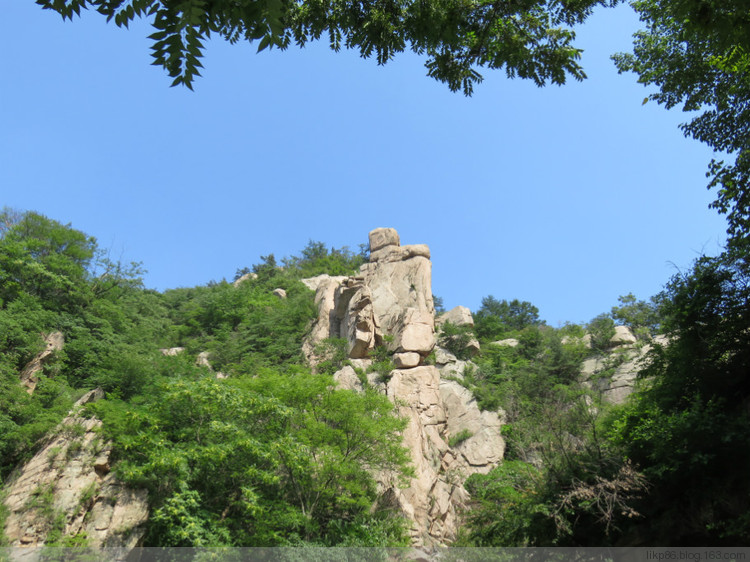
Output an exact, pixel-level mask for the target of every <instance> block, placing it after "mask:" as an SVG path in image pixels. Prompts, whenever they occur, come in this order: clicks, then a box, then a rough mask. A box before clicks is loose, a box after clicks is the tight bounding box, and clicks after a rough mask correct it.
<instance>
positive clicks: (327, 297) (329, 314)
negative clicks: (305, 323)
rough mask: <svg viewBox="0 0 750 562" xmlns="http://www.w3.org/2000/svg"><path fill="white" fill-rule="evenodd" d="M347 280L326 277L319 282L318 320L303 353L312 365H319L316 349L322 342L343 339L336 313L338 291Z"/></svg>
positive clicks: (317, 297) (316, 293)
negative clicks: (334, 338)
mask: <svg viewBox="0 0 750 562" xmlns="http://www.w3.org/2000/svg"><path fill="white" fill-rule="evenodd" d="M319 277H322V276H319ZM313 279H314V278H313ZM347 279H348V277H346V276H343V275H340V276H337V277H331V276H328V275H326V276H325V277H324V278H323V279H319V280H318V281H317V288H316V289H315V305H316V306H317V308H318V318H317V319H316V320H315V322H314V323H313V326H312V329H311V332H310V335H309V336H308V337H307V338H306V339H305V341H304V342H303V344H302V352H303V353H304V355H305V358H306V359H307V361H308V362H309V363H310V364H311V365H315V364H316V363H317V357H316V356H315V347H316V346H317V345H318V344H319V343H320V342H322V341H323V340H325V339H327V338H331V337H337V338H338V337H341V336H340V334H339V326H338V323H337V322H336V319H335V313H334V309H335V298H336V290H337V289H338V288H339V287H340V286H341V284H342V283H343V282H344V281H346V280H347Z"/></svg>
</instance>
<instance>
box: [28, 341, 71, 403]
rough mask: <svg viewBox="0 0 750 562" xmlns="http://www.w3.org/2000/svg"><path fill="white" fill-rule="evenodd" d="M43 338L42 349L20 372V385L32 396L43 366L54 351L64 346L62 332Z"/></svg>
mask: <svg viewBox="0 0 750 562" xmlns="http://www.w3.org/2000/svg"><path fill="white" fill-rule="evenodd" d="M42 337H43V338H44V349H43V350H42V351H41V352H39V353H38V354H37V355H36V357H34V358H33V359H32V360H31V361H29V363H28V364H27V365H26V366H25V367H24V368H23V370H22V371H21V377H20V378H21V384H23V385H24V386H25V387H26V392H28V393H29V394H32V393H33V392H34V390H35V389H36V385H37V383H38V382H39V373H40V372H41V371H42V369H43V368H44V365H45V364H46V363H47V362H48V361H49V360H50V359H51V358H52V356H53V355H54V354H55V352H56V351H60V350H61V349H62V348H63V346H64V345H65V337H64V336H63V334H62V332H51V333H50V334H48V335H44V334H42Z"/></svg>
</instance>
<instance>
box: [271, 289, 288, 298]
mask: <svg viewBox="0 0 750 562" xmlns="http://www.w3.org/2000/svg"><path fill="white" fill-rule="evenodd" d="M273 294H274V296H276V297H279V298H280V299H285V298H286V291H285V290H284V289H274V290H273Z"/></svg>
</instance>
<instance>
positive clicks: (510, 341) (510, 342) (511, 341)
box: [492, 338, 520, 347]
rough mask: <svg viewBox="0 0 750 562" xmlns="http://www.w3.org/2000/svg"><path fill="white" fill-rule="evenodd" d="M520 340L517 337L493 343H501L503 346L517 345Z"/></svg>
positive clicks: (493, 343)
mask: <svg viewBox="0 0 750 562" xmlns="http://www.w3.org/2000/svg"><path fill="white" fill-rule="evenodd" d="M519 343H520V342H519V341H518V340H517V339H516V338H508V339H505V340H499V341H493V342H492V345H499V346H502V347H516V346H517V345H518V344H519Z"/></svg>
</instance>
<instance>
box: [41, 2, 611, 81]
mask: <svg viewBox="0 0 750 562" xmlns="http://www.w3.org/2000/svg"><path fill="white" fill-rule="evenodd" d="M37 3H38V4H39V5H41V6H42V7H43V8H45V9H51V10H55V11H56V12H58V13H59V14H60V15H61V16H62V17H63V19H66V18H72V17H73V14H76V15H79V14H80V11H81V9H82V8H84V9H85V8H88V7H91V8H94V9H95V10H96V11H97V12H99V13H100V14H102V15H103V16H105V17H106V18H107V21H109V20H112V19H114V21H115V24H116V25H117V26H122V27H127V26H128V25H129V23H130V22H131V21H133V20H134V19H135V18H136V17H139V18H147V19H150V20H151V25H152V27H153V28H154V33H152V34H151V35H150V36H149V39H151V40H152V46H151V50H152V57H153V58H154V64H156V65H159V66H162V67H164V69H165V70H166V71H167V72H168V74H169V76H170V77H172V78H173V79H174V80H173V82H172V85H173V86H174V85H177V84H183V85H185V86H187V87H188V88H191V89H192V84H193V80H194V78H195V77H196V76H200V72H199V69H200V68H201V67H202V64H201V62H200V59H201V57H202V54H203V48H204V47H203V42H204V41H205V40H206V39H207V38H208V37H209V36H210V35H211V34H214V35H217V36H220V37H223V38H224V39H226V40H228V41H229V42H231V43H236V42H237V41H239V40H241V39H244V40H246V41H248V42H250V43H255V44H257V45H258V51H262V50H264V49H266V48H273V47H278V48H280V49H286V48H288V47H289V46H290V45H291V44H292V43H294V44H296V45H299V46H304V45H305V44H307V43H308V42H309V41H314V40H319V39H321V37H324V36H325V37H326V38H327V40H328V41H329V43H330V46H331V48H332V49H333V50H334V51H338V50H339V49H341V47H345V48H347V49H356V50H357V51H358V52H359V54H360V55H361V56H362V57H364V58H369V57H371V56H373V55H374V56H375V59H376V60H377V62H378V64H385V63H386V62H388V61H389V60H391V59H392V58H393V57H394V56H395V55H396V54H397V53H400V52H403V51H404V50H406V49H407V48H409V49H411V50H412V51H414V52H415V53H417V54H420V55H427V57H428V59H427V62H426V65H425V66H426V67H427V73H428V75H430V76H432V77H433V78H436V79H438V80H440V81H442V82H445V83H447V85H448V87H449V88H450V89H451V90H452V91H457V90H463V91H464V93H466V94H467V95H469V94H471V92H472V91H473V87H474V84H476V83H478V82H481V80H482V76H481V74H479V72H478V69H480V68H489V69H501V68H503V67H504V68H505V71H506V74H507V75H508V76H509V77H515V76H518V77H520V78H527V79H531V80H533V81H534V83H536V84H537V85H538V86H542V85H544V84H546V83H547V82H552V83H553V84H563V83H565V81H566V79H567V77H568V76H572V77H573V78H575V79H576V80H581V79H583V78H585V74H584V72H583V70H582V69H581V67H580V66H579V65H578V62H577V61H578V59H579V58H580V53H581V50H580V49H577V48H576V47H574V46H573V40H574V39H575V33H574V31H573V29H572V27H573V26H574V25H577V24H580V23H582V22H583V21H584V20H585V19H586V17H587V16H588V15H589V14H590V13H591V11H592V10H593V9H594V8H595V7H596V6H610V5H614V4H615V3H616V0H579V1H577V2H572V3H571V2H568V3H562V4H560V3H551V4H550V3H548V2H520V3H495V4H489V3H478V4H471V3H468V4H467V3H464V4H457V3H451V2H430V3H429V4H421V3H417V2H391V3H389V4H388V5H383V4H380V3H369V2H368V3H365V4H362V3H357V2H348V1H342V0H326V1H324V2H319V3H309V2H302V3H295V2H290V1H288V0H265V1H264V2H260V3H248V4H242V5H241V6H238V5H236V4H235V3H234V2H230V1H228V0H216V1H214V2H211V3H205V2H203V1H200V0H189V1H186V2H180V3H177V4H175V3H170V2H164V1H162V0H131V1H128V0H37Z"/></svg>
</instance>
